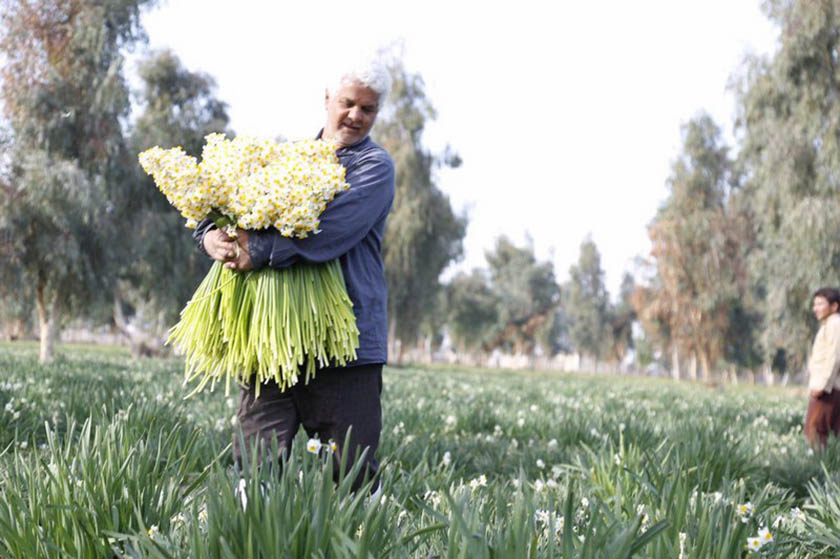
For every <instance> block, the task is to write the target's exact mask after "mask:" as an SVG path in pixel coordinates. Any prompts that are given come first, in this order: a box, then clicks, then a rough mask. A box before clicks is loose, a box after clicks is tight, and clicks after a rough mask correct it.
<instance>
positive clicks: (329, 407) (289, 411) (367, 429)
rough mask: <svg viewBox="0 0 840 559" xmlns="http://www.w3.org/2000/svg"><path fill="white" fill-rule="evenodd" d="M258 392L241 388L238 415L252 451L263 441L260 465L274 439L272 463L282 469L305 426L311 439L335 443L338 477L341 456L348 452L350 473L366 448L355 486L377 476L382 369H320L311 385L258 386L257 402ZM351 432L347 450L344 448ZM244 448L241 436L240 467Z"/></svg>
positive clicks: (236, 439)
mask: <svg viewBox="0 0 840 559" xmlns="http://www.w3.org/2000/svg"><path fill="white" fill-rule="evenodd" d="M254 388H255V386H254V385H253V384H251V385H250V386H248V387H247V388H245V387H241V388H240V389H239V411H238V412H237V417H238V419H239V426H240V428H241V430H242V435H243V438H244V441H245V444H246V448H248V449H250V448H251V447H252V446H253V445H254V441H255V440H258V441H259V444H258V446H257V449H258V455H257V456H256V460H257V461H259V462H261V461H262V460H263V459H264V455H263V453H264V452H270V451H271V449H272V448H273V446H272V444H273V443H272V439H276V441H277V442H276V444H277V451H278V453H279V455H278V456H275V457H273V462H275V463H276V464H277V465H278V466H282V455H283V453H285V454H286V455H287V456H288V454H289V453H290V452H291V447H292V441H293V440H294V438H295V435H296V434H297V432H298V429H299V428H300V427H301V426H303V428H304V430H306V433H307V435H308V436H309V437H317V438H319V439H320V440H321V442H322V443H324V444H326V443H327V442H328V441H329V440H332V441H334V442H335V443H336V445H337V446H338V448H337V449H336V451H335V453H334V456H335V459H336V469H335V476H336V479H337V476H338V473H339V472H338V467H337V466H338V463H339V462H340V460H341V457H342V456H343V455H344V454H345V453H346V454H347V469H348V471H349V469H350V466H351V465H352V464H353V463H354V462H355V461H356V459H357V458H358V456H359V455H360V454H361V452H362V450H365V449H367V454H366V455H365V459H364V460H365V463H364V464H363V465H362V468H361V473H362V475H360V476H359V477H358V478H357V479H356V480H354V484H353V488H354V489H358V487H359V486H360V485H361V484H362V483H363V482H364V477H365V476H364V473H365V471H367V476H373V475H375V474H376V472H377V470H378V468H379V464H378V463H377V462H376V459H375V458H374V453H375V452H376V449H377V447H378V446H379V435H380V432H381V431H382V407H381V404H380V396H381V394H382V365H359V366H356V367H333V368H325V369H320V370H319V371H318V372H317V373H316V374H315V378H313V379H311V380H310V381H309V384H304V381H303V380H301V381H300V382H298V384H296V385H294V386H292V387H291V388H288V389H286V391H284V392H281V391H280V389H279V388H278V387H277V384H276V383H275V382H273V381H270V382H269V383H267V384H263V385H261V386H260V396H259V398H255V396H254ZM350 427H352V429H350ZM348 429H350V440H349V448H343V447H344V442H345V441H344V439H345V437H346V435H347V431H348ZM240 446H241V442H240V438H239V433H238V432H237V433H236V434H235V436H234V446H233V455H234V459H235V460H236V463H237V464H238V465H239V467H240V469H242V468H243V460H242V454H243V449H242V448H240ZM376 485H378V483H377V484H376Z"/></svg>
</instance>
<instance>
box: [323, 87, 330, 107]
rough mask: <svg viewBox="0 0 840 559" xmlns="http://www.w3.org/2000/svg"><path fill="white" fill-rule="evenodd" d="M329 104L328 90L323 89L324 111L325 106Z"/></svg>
mask: <svg viewBox="0 0 840 559" xmlns="http://www.w3.org/2000/svg"><path fill="white" fill-rule="evenodd" d="M329 104H330V89H329V88H325V89H324V108H325V109H326V108H327V106H328V105H329Z"/></svg>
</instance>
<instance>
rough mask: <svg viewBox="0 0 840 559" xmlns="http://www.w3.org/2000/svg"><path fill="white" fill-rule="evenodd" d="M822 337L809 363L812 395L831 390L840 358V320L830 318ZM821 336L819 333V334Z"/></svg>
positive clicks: (809, 385) (809, 384)
mask: <svg viewBox="0 0 840 559" xmlns="http://www.w3.org/2000/svg"><path fill="white" fill-rule="evenodd" d="M822 334H823V336H822V339H820V340H818V341H817V343H815V344H814V350H813V355H812V356H811V359H810V361H809V363H808V372H809V373H810V375H809V380H808V388H809V389H810V390H811V395H818V393H821V392H831V389H832V387H831V385H832V384H833V382H832V381H833V380H834V374H835V371H836V369H837V365H838V359H840V320H836V319H835V320H828V321H826V323H825V331H824V332H822ZM818 336H819V334H818Z"/></svg>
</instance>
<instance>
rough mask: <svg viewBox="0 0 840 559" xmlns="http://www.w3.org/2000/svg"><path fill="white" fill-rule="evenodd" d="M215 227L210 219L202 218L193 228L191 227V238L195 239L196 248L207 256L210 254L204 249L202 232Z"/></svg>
mask: <svg viewBox="0 0 840 559" xmlns="http://www.w3.org/2000/svg"><path fill="white" fill-rule="evenodd" d="M215 228H216V225H215V224H214V223H213V221H212V220H210V219H202V220H201V222H200V223H199V224H198V225H196V227H195V229H193V240H195V242H196V245H197V247H198V250H199V251H200V252H201V253H202V254H203V255H205V256H207V257H208V258H209V257H210V255H209V254H207V251H206V250H205V249H204V234H205V233H207V232H208V231H210V230H211V229H215Z"/></svg>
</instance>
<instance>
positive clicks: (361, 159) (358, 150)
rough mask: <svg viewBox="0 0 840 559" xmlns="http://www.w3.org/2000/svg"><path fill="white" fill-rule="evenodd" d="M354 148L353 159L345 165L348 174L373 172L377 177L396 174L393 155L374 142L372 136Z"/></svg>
mask: <svg viewBox="0 0 840 559" xmlns="http://www.w3.org/2000/svg"><path fill="white" fill-rule="evenodd" d="M353 147H354V149H353V152H352V155H351V159H350V160H349V161H348V162H347V163H346V165H345V166H346V167H347V171H348V172H350V173H354V172H362V173H369V172H373V173H374V174H376V175H380V174H381V175H393V174H394V161H393V160H392V159H391V154H389V153H388V151H387V150H386V149H385V148H383V147H382V146H380V145H379V144H377V143H376V142H374V141H373V140H372V139H371V138H370V136H368V137H367V138H366V139H365V140H364V141H363V142H361V143H359V144H358V145H356V146H353Z"/></svg>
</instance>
